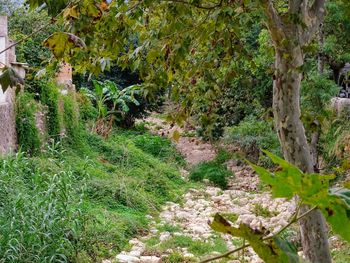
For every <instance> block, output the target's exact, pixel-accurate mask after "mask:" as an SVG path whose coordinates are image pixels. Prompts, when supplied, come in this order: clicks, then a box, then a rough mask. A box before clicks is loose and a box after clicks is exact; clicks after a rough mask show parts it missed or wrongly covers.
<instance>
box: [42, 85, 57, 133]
mask: <svg viewBox="0 0 350 263" xmlns="http://www.w3.org/2000/svg"><path fill="white" fill-rule="evenodd" d="M38 84H39V85H38V87H39V89H40V95H39V96H40V97H39V98H40V101H41V103H42V104H44V105H46V106H47V123H46V125H47V132H48V135H49V136H50V137H51V138H53V139H58V138H59V135H60V133H61V124H60V122H61V115H60V113H59V108H58V101H59V90H58V87H57V85H56V84H54V83H53V82H49V81H48V82H46V81H40V82H39V83H38Z"/></svg>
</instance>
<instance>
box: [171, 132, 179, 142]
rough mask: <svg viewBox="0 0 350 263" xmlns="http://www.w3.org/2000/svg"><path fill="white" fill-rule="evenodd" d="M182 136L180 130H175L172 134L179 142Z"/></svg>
mask: <svg viewBox="0 0 350 263" xmlns="http://www.w3.org/2000/svg"><path fill="white" fill-rule="evenodd" d="M180 137H181V135H180V132H179V131H178V130H175V131H174V132H173V136H172V138H173V140H174V141H176V142H178V141H179V140H180Z"/></svg>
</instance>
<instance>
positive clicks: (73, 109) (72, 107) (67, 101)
mask: <svg viewBox="0 0 350 263" xmlns="http://www.w3.org/2000/svg"><path fill="white" fill-rule="evenodd" d="M61 100H62V103H63V112H62V115H63V127H64V131H65V141H67V142H68V143H70V144H71V145H75V146H79V145H81V144H82V143H83V142H82V139H83V138H82V136H83V132H82V129H83V128H82V127H81V123H80V120H79V111H78V105H77V103H76V102H75V99H74V94H68V95H62V96H61Z"/></svg>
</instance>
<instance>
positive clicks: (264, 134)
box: [224, 117, 281, 167]
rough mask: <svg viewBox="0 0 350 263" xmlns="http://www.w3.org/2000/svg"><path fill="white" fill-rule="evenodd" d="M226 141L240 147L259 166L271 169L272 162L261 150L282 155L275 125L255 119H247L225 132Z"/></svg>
mask: <svg viewBox="0 0 350 263" xmlns="http://www.w3.org/2000/svg"><path fill="white" fill-rule="evenodd" d="M224 137H225V141H226V142H227V143H233V144H235V145H237V146H239V147H240V149H241V151H242V152H243V153H244V155H245V157H246V158H247V159H248V160H250V161H252V162H255V163H258V164H259V165H262V166H266V167H271V166H273V164H272V162H271V161H270V160H269V158H267V157H266V156H265V155H264V154H262V152H261V150H268V151H270V152H272V153H274V154H277V155H281V149H280V143H279V140H278V137H277V134H276V132H275V131H274V129H273V124H272V123H271V122H268V121H266V120H258V119H256V118H255V117H247V118H245V119H244V120H243V121H241V122H240V123H239V124H238V125H236V126H232V127H229V128H227V129H226V131H225V136H224Z"/></svg>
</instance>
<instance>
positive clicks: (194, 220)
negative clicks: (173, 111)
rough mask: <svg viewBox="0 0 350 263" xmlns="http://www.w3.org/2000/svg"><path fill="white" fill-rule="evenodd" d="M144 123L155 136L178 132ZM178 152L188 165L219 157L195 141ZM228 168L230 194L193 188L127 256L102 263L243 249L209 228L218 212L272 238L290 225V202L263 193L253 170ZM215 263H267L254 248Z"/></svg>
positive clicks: (184, 141) (192, 258) (183, 258)
mask: <svg viewBox="0 0 350 263" xmlns="http://www.w3.org/2000/svg"><path fill="white" fill-rule="evenodd" d="M146 122H147V125H148V127H149V128H150V129H151V130H152V131H153V132H155V133H157V134H159V135H162V136H168V137H170V136H172V133H173V132H174V130H176V129H177V130H179V127H173V126H170V125H168V124H167V123H165V122H164V121H162V120H160V119H157V118H155V117H150V118H148V119H146ZM176 148H177V149H178V151H179V152H180V153H182V154H183V156H184V157H185V159H186V161H187V162H188V164H189V165H190V166H192V165H196V164H198V163H200V162H203V161H209V160H212V159H214V158H215V156H216V150H215V148H214V146H213V145H211V144H209V143H205V142H202V141H200V140H199V139H197V138H194V137H185V136H184V137H181V138H180V140H179V141H178V142H177V143H176ZM227 168H228V169H230V170H232V171H233V173H234V174H235V176H234V177H232V178H230V179H229V185H230V187H229V189H228V190H221V189H220V188H216V187H212V186H210V185H206V186H205V187H203V189H190V190H189V191H188V192H187V193H186V194H184V196H183V202H182V203H181V204H176V203H172V202H167V203H166V204H165V205H164V207H163V208H162V211H161V213H160V215H159V219H153V218H152V217H151V216H150V219H151V229H150V233H149V234H148V235H147V236H144V237H139V238H135V239H132V240H130V242H129V244H130V248H129V249H128V250H127V251H122V252H121V253H120V254H119V255H117V256H116V258H115V259H113V260H104V261H103V262H104V263H110V262H120V263H123V262H130V263H132V262H140V263H159V262H169V263H170V262H171V263H172V262H174V263H175V262H199V261H200V260H201V259H205V258H208V257H212V256H215V255H218V254H221V253H223V252H225V251H227V250H231V249H234V248H237V247H239V246H241V245H242V240H241V239H239V238H232V236H228V235H223V234H218V233H215V232H214V231H213V230H212V229H211V228H210V227H209V225H208V222H210V221H211V220H212V218H213V216H214V215H215V213H216V212H220V213H221V214H224V215H226V216H227V217H228V218H229V219H230V218H231V219H232V221H233V222H235V223H234V224H237V225H238V224H239V223H241V222H244V223H246V224H249V225H250V226H251V227H252V228H254V229H262V228H265V229H268V230H270V231H271V232H272V233H273V232H277V231H278V230H279V229H281V228H282V227H283V226H285V225H286V224H287V220H288V219H289V218H290V217H291V215H292V214H293V212H294V210H295V206H294V204H293V203H292V202H286V200H284V199H272V198H271V196H270V194H269V193H267V192H263V191H260V190H259V178H258V176H257V175H255V173H254V172H253V171H252V169H250V168H249V167H246V166H240V165H238V163H237V162H236V161H235V160H230V161H228V162H227ZM187 174H188V172H187V171H183V176H184V177H186V176H187ZM185 241H186V242H185ZM198 246H199V247H198ZM200 246H202V248H204V251H201V248H200ZM202 250H203V249H202ZM216 262H231V263H238V262H252V263H260V262H263V261H262V260H261V259H260V258H259V257H258V256H257V255H256V254H255V253H254V251H253V250H252V249H251V248H247V249H246V250H245V251H244V253H240V254H238V255H232V257H231V258H230V259H222V260H220V261H219V260H218V261H216Z"/></svg>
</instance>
